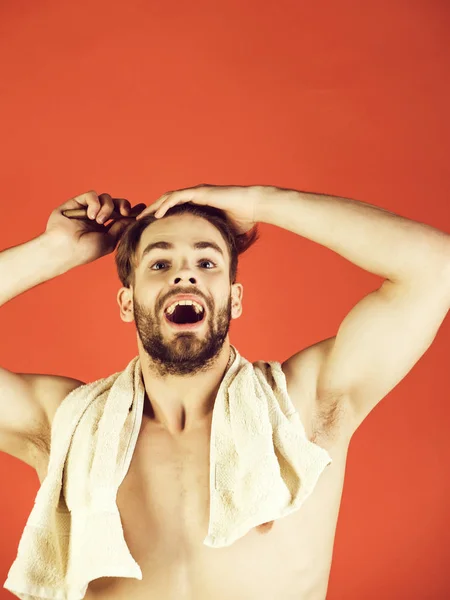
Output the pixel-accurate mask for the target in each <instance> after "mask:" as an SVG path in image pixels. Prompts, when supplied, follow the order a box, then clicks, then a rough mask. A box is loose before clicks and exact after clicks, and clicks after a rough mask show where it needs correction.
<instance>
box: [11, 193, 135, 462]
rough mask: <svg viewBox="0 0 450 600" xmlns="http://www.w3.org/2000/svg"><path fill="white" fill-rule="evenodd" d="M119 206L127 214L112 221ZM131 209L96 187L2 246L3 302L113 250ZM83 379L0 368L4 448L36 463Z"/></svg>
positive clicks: (68, 202)
mask: <svg viewBox="0 0 450 600" xmlns="http://www.w3.org/2000/svg"><path fill="white" fill-rule="evenodd" d="M140 206H142V208H143V207H144V205H140ZM69 209H85V210H86V209H87V211H88V213H87V214H88V217H89V218H84V219H69V218H67V217H65V216H64V215H63V211H65V210H69ZM115 209H116V210H117V211H119V210H120V215H122V217H121V218H118V219H116V220H113V221H110V219H109V217H110V215H111V214H112V213H113V211H114V210H115ZM130 210H131V207H130V204H129V202H128V201H127V200H124V199H113V198H111V196H109V195H108V194H101V195H100V196H98V195H97V194H96V192H94V191H91V192H87V193H85V194H81V195H80V196H77V197H75V198H73V199H71V200H69V201H67V202H65V203H64V204H62V205H61V206H59V207H58V208H56V209H55V210H54V211H53V212H52V214H51V215H50V218H49V221H48V224H47V228H46V231H45V232H43V233H42V234H41V235H40V236H38V237H37V238H35V239H32V240H30V241H28V242H26V243H24V244H21V245H19V246H15V247H12V248H8V249H7V250H4V251H3V252H0V282H1V283H0V305H3V304H5V303H6V302H8V301H9V300H11V299H13V298H14V297H16V296H18V295H20V294H22V293H23V292H25V291H27V290H29V289H31V288H33V287H35V286H37V285H39V284H41V283H43V282H45V281H48V280H49V279H52V278H53V277H56V276H58V275H62V274H63V273H65V272H67V271H69V270H70V269H72V268H74V267H77V266H79V265H83V264H86V263H89V262H92V261H94V260H96V259H97V258H100V257H102V256H104V255H106V254H109V253H111V252H112V251H113V250H114V248H115V247H116V245H117V242H118V240H119V238H120V236H121V235H122V233H123V231H124V230H125V229H126V227H127V226H128V225H129V224H130V223H131V222H132V220H131V219H130V218H128V217H127V214H129V212H130ZM102 215H104V216H105V217H106V222H108V221H110V222H109V223H108V225H103V224H101V223H100V221H101V216H102ZM133 220H134V218H133ZM82 383H83V382H81V381H78V380H76V379H72V378H69V377H61V376H56V375H43V374H31V373H13V372H11V371H9V370H7V369H4V368H0V451H3V452H6V453H8V454H11V455H12V456H15V457H16V458H19V459H20V460H22V461H24V462H25V463H27V464H29V465H30V466H33V467H35V466H36V463H37V461H38V460H39V457H40V456H41V454H42V453H43V452H44V453H45V452H48V451H49V443H50V431H51V423H52V420H53V416H54V414H55V412H56V410H57V408H58V406H59V404H60V402H61V401H62V400H63V399H64V398H65V397H66V396H67V394H68V393H70V392H71V391H72V390H73V389H75V388H76V387H78V386H79V385H82Z"/></svg>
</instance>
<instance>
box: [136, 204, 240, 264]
mask: <svg viewBox="0 0 450 600" xmlns="http://www.w3.org/2000/svg"><path fill="white" fill-rule="evenodd" d="M156 242H168V243H169V244H172V245H173V246H174V248H175V249H183V248H184V249H188V247H190V248H194V244H196V243H198V242H211V243H212V244H213V245H217V246H218V247H219V248H220V250H222V254H223V258H224V259H226V257H227V255H228V250H227V245H226V243H225V240H224V239H223V237H222V234H221V233H220V231H219V230H218V229H217V227H215V226H214V225H213V224H212V223H210V222H209V221H207V220H206V219H203V218H202V217H198V216H196V215H192V214H189V213H183V214H178V215H173V216H170V217H165V218H162V219H158V220H156V221H154V222H153V223H151V224H150V225H149V226H148V227H146V229H144V231H143V232H142V235H141V239H140V241H139V245H138V247H137V257H136V258H137V260H138V262H140V260H141V258H142V256H143V253H145V251H146V249H148V246H149V245H150V244H153V243H156ZM155 252H156V251H155Z"/></svg>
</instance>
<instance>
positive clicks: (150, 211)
mask: <svg viewBox="0 0 450 600" xmlns="http://www.w3.org/2000/svg"><path fill="white" fill-rule="evenodd" d="M172 193H173V192H166V193H165V194H163V195H162V196H160V197H159V198H158V200H155V202H153V203H152V204H150V206H147V208H145V210H143V211H142V212H141V214H140V215H139V216H138V217H136V218H137V219H141V218H142V217H145V216H146V215H151V214H153V213H154V212H156V211H157V210H158V208H159V207H160V206H161V205H162V204H163V202H164V201H165V200H166V198H168V197H169V196H170V194H172Z"/></svg>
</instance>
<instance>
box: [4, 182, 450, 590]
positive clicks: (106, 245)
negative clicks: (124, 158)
mask: <svg viewBox="0 0 450 600" xmlns="http://www.w3.org/2000/svg"><path fill="white" fill-rule="evenodd" d="M183 205H184V208H183ZM196 206H198V207H199V211H200V212H198V213H197V214H196V212H195V207H196ZM80 208H81V209H83V208H84V209H86V208H87V217H86V219H84V220H83V219H78V220H75V219H70V218H67V217H66V216H64V215H63V211H64V212H66V211H70V210H71V209H80ZM201 210H204V211H205V212H204V213H202V212H201ZM133 211H134V213H132V212H131V206H130V204H129V202H128V201H126V200H124V199H113V198H111V196H110V195H108V194H101V195H100V196H98V195H97V194H96V193H95V192H93V191H91V192H87V193H85V194H82V195H80V196H78V197H76V198H74V199H72V200H69V201H68V202H66V203H65V204H63V205H62V206H60V207H58V208H57V209H56V210H55V211H54V212H53V213H52V215H51V217H50V219H49V222H48V225H47V229H46V231H45V233H44V234H42V235H41V236H39V237H38V238H36V239H34V240H31V241H30V242H27V243H25V244H23V245H21V246H17V247H15V248H10V249H8V250H6V251H4V252H2V253H1V254H0V280H1V281H2V286H1V290H0V301H1V303H4V302H6V301H8V300H10V299H12V298H13V297H14V296H17V295H19V294H20V293H22V292H24V291H25V290H26V289H29V288H31V287H33V286H35V285H37V284H39V283H41V282H43V281H46V280H48V279H50V278H51V277H54V276H56V275H60V274H62V273H64V272H66V271H67V270H69V269H70V268H73V267H75V266H78V265H80V264H85V263H87V262H90V261H92V260H95V259H97V258H99V257H101V256H103V255H105V254H108V253H110V252H112V251H113V250H114V248H115V246H116V244H117V242H118V240H119V238H122V239H121V241H120V246H119V249H118V253H117V266H118V270H119V275H120V277H121V280H122V284H123V287H122V288H121V289H120V291H119V293H118V303H119V307H120V315H121V318H122V320H124V321H126V322H133V321H134V322H135V323H136V328H137V343H138V350H139V358H140V361H141V365H142V376H143V381H144V385H145V392H146V397H145V405H144V415H143V421H142V426H141V429H140V432H139V437H138V440H137V444H136V448H135V451H134V454H133V457H132V461H131V464H130V467H129V470H128V473H127V475H126V477H125V479H124V481H123V483H122V484H121V486H120V488H119V493H118V497H117V505H118V508H119V510H120V515H121V519H122V525H123V529H124V535H125V539H126V542H127V545H128V547H129V549H130V552H131V553H132V555H133V557H134V558H135V560H136V561H137V562H138V563H139V565H140V566H141V568H142V572H143V579H142V581H137V580H134V579H126V578H115V577H105V578H100V579H97V580H94V581H92V583H91V584H90V585H89V588H88V591H87V594H86V596H85V597H86V598H88V599H94V598H95V599H102V600H103V599H106V598H107V599H113V598H114V599H117V600H122V599H123V600H125V599H127V600H128V599H129V598H133V599H134V600H140V599H144V598H145V599H147V598H155V599H156V598H158V599H169V598H177V599H180V600H183V599H188V598H189V599H191V598H192V599H194V598H195V600H207V599H208V600H209V599H212V598H214V600H225V599H226V600H229V599H230V598H236V599H244V598H245V599H253V598H255V599H256V598H258V600H259V599H267V600H269V599H270V600H273V599H275V598H277V599H278V598H279V599H288V598H296V599H297V600H301V599H304V600H306V599H310V600H323V599H324V598H325V597H326V591H327V586H328V577H329V572H330V568H331V557H332V550H333V541H334V535H335V528H336V522H337V515H338V511H339V505H340V499H341V493H342V486H343V480H344V471H345V461H346V455H347V449H348V445H349V442H350V440H351V437H352V435H353V433H354V432H355V430H356V429H357V427H358V426H359V425H360V424H361V422H362V421H363V420H364V418H365V417H366V416H367V415H368V414H369V413H370V411H371V410H372V409H373V408H374V407H375V405H376V404H377V403H378V402H379V401H380V400H381V399H382V398H383V397H385V396H386V394H388V393H389V391H391V390H392V389H393V388H394V387H395V386H396V385H397V384H398V383H399V382H400V381H401V380H402V379H403V378H404V377H405V375H406V374H407V373H408V372H409V371H410V369H411V368H412V367H413V366H414V364H415V363H416V362H417V361H418V360H419V358H420V357H421V356H422V355H423V354H424V352H425V351H426V350H427V349H428V347H429V346H430V344H431V343H432V341H433V339H434V337H435V335H436V333H437V331H438V329H439V327H440V325H441V323H442V322H443V320H444V318H445V316H446V314H447V312H448V309H449V307H450V236H448V235H447V234H445V233H443V232H441V231H439V230H436V229H434V228H432V227H430V226H427V225H425V224H422V223H417V222H414V221H410V220H407V219H405V218H402V217H400V216H398V215H395V214H391V213H389V212H387V211H384V210H382V209H379V208H377V207H374V206H371V205H368V204H363V203H360V202H356V201H353V200H348V199H345V198H336V197H328V196H324V195H319V194H310V193H302V192H299V191H295V190H286V189H280V188H276V187H270V186H249V187H238V186H229V187H225V186H206V185H202V186H197V187H196V188H191V189H186V190H179V191H175V192H170V193H167V194H164V195H163V196H162V197H161V198H160V199H159V200H158V201H156V202H155V203H153V204H152V205H150V206H149V207H148V208H144V207H143V206H142V205H138V206H137V207H135V209H133ZM177 211H178V212H177ZM183 211H184V212H183ZM192 211H193V212H192ZM66 214H67V213H66ZM131 214H135V215H136V214H137V217H136V219H134V218H131V219H130V218H129V217H130V215H131ZM202 214H203V216H202ZM111 215H113V216H114V219H113V220H112V222H110V224H109V225H104V224H102V223H105V222H108V220H109V219H110V217H111ZM218 215H222V216H223V215H225V217H226V222H227V223H228V224H229V227H228V226H226V225H220V224H219V221H214V219H215V218H216V217H217V218H218ZM146 220H147V221H148V224H147V221H146ZM219 220H220V219H219ZM222 221H223V220H222ZM223 222H225V221H223ZM258 222H264V223H270V224H272V225H277V226H279V227H282V228H284V229H287V230H289V231H292V232H294V233H297V234H299V235H302V236H304V237H306V238H308V239H310V240H313V241H315V242H318V243H319V244H322V245H324V246H326V247H329V248H330V249H332V250H334V251H335V252H337V253H338V254H340V255H341V256H343V257H344V258H346V259H347V260H350V261H351V262H353V263H354V264H357V265H358V266H360V267H362V268H365V269H367V270H368V271H370V272H372V273H376V274H377V275H379V276H382V277H384V278H385V281H384V283H383V285H382V286H381V287H380V289H378V290H376V291H374V292H372V293H370V294H369V295H368V296H367V297H365V298H363V299H362V300H361V301H360V302H359V303H358V304H357V305H356V306H355V307H354V308H353V309H352V310H351V311H350V313H349V314H348V316H347V317H346V318H345V319H344V321H343V323H342V324H341V326H340V328H339V330H338V332H337V335H336V337H333V338H330V339H327V340H324V341H322V342H320V343H318V344H315V345H314V346H311V347H309V348H306V349H302V350H300V351H299V352H298V353H296V354H294V355H293V356H292V357H290V358H289V359H288V360H286V361H285V362H284V363H283V364H282V369H283V372H284V374H285V377H286V382H287V389H288V392H289V396H290V398H291V400H292V402H293V404H294V405H295V407H296V409H297V411H298V414H299V415H300V418H301V421H302V423H303V425H304V427H305V430H306V434H307V437H308V439H309V440H311V441H314V442H315V443H316V444H318V445H320V446H321V447H322V448H324V449H326V450H327V451H328V452H329V454H330V456H331V457H332V459H333V462H332V464H331V465H330V466H329V467H328V468H327V469H326V470H325V472H324V473H323V474H322V475H321V477H320V479H319V481H318V483H317V486H316V488H315V489H314V491H313V493H312V495H311V496H310V498H309V499H308V500H307V501H306V502H305V504H304V505H303V506H302V507H301V509H300V510H298V511H297V512H295V513H293V514H292V515H289V516H288V517H285V518H283V519H279V520H277V521H276V522H275V523H270V524H267V525H266V526H261V527H258V528H257V529H256V530H252V531H250V532H249V533H248V534H247V535H245V536H244V537H243V538H241V539H239V540H238V541H236V542H235V543H234V544H232V545H231V546H229V547H227V548H220V549H211V548H208V547H205V545H203V544H202V540H203V538H204V537H205V532H206V529H207V524H208V502H209V478H208V475H209V470H208V469H209V443H210V431H211V416H212V410H213V407H214V401H215V397H216V394H217V391H218V388H219V386H220V383H221V381H222V379H223V377H224V374H225V372H226V370H227V367H228V365H229V359H230V350H231V346H230V341H229V337H228V327H229V323H230V319H235V318H238V317H239V316H240V314H241V312H242V299H243V287H242V285H241V284H240V283H236V281H235V267H236V259H237V254H238V253H239V252H242V251H243V250H245V249H246V248H247V247H248V246H249V245H251V243H253V242H254V241H255V239H256V237H255V235H254V232H255V231H256V228H255V226H256V225H257V223H258ZM141 224H142V226H141ZM227 227H228V229H227ZM133 231H134V232H135V233H133ZM136 232H137V233H136ZM183 295H191V299H193V300H194V301H195V302H196V303H198V305H194V304H193V305H192V306H191V307H188V306H183V305H181V306H173V303H174V302H175V301H176V300H183V299H184V298H183ZM193 310H194V311H195V312H196V315H194V312H193ZM188 320H189V321H194V322H193V323H190V324H189V323H187V321H188ZM183 323H184V324H183ZM81 384H82V382H80V381H75V380H73V379H68V378H64V377H56V376H50V375H32V374H15V373H11V372H9V371H7V370H4V369H3V370H1V371H0V449H1V450H3V451H5V452H8V453H9V454H12V455H13V456H16V457H18V458H19V459H21V460H23V461H24V462H26V463H27V464H29V465H31V466H32V467H33V468H35V469H36V471H37V473H38V475H39V478H40V480H41V482H42V481H43V479H44V478H45V475H46V472H47V467H48V460H49V456H50V451H51V448H50V431H51V425H52V420H53V417H54V415H55V412H56V410H57V408H58V406H59V405H60V404H61V402H62V401H63V400H64V398H65V397H66V396H67V394H68V393H69V392H71V391H72V390H74V389H75V388H77V387H78V386H80V385H81Z"/></svg>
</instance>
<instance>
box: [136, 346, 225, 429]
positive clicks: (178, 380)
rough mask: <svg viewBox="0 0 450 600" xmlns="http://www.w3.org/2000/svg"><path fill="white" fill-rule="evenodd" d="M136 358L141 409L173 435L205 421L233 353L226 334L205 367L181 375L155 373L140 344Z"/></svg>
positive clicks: (198, 425)
mask: <svg viewBox="0 0 450 600" xmlns="http://www.w3.org/2000/svg"><path fill="white" fill-rule="evenodd" d="M139 358H140V361H141V368H142V378H143V382H144V386H145V392H146V394H145V403H144V413H145V414H146V415H147V416H148V417H149V418H150V419H151V420H152V421H153V423H154V424H155V425H157V426H159V427H161V428H163V429H165V430H166V431H167V432H168V433H169V434H171V435H172V436H177V435H180V434H183V433H188V432H189V431H193V430H195V429H197V428H198V427H201V426H203V425H205V424H206V423H207V422H209V419H210V418H211V415H212V411H213V409H214V403H215V400H216V396H217V392H218V391H219V387H220V384H221V382H222V379H223V377H224V375H225V373H226V371H227V369H228V367H229V366H230V364H231V361H232V359H233V358H234V353H233V351H232V349H231V347H230V343H229V340H228V337H227V339H226V340H225V343H224V345H223V347H222V348H221V350H220V353H219V354H218V356H217V358H216V360H215V361H214V363H213V364H212V365H211V367H210V368H209V369H208V370H206V371H201V372H199V373H196V374H194V375H183V376H178V375H166V376H164V377H161V376H159V375H158V374H157V371H156V369H155V366H154V364H153V363H152V361H151V359H150V358H149V356H148V354H147V353H146V352H145V351H144V350H143V349H142V348H139Z"/></svg>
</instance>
